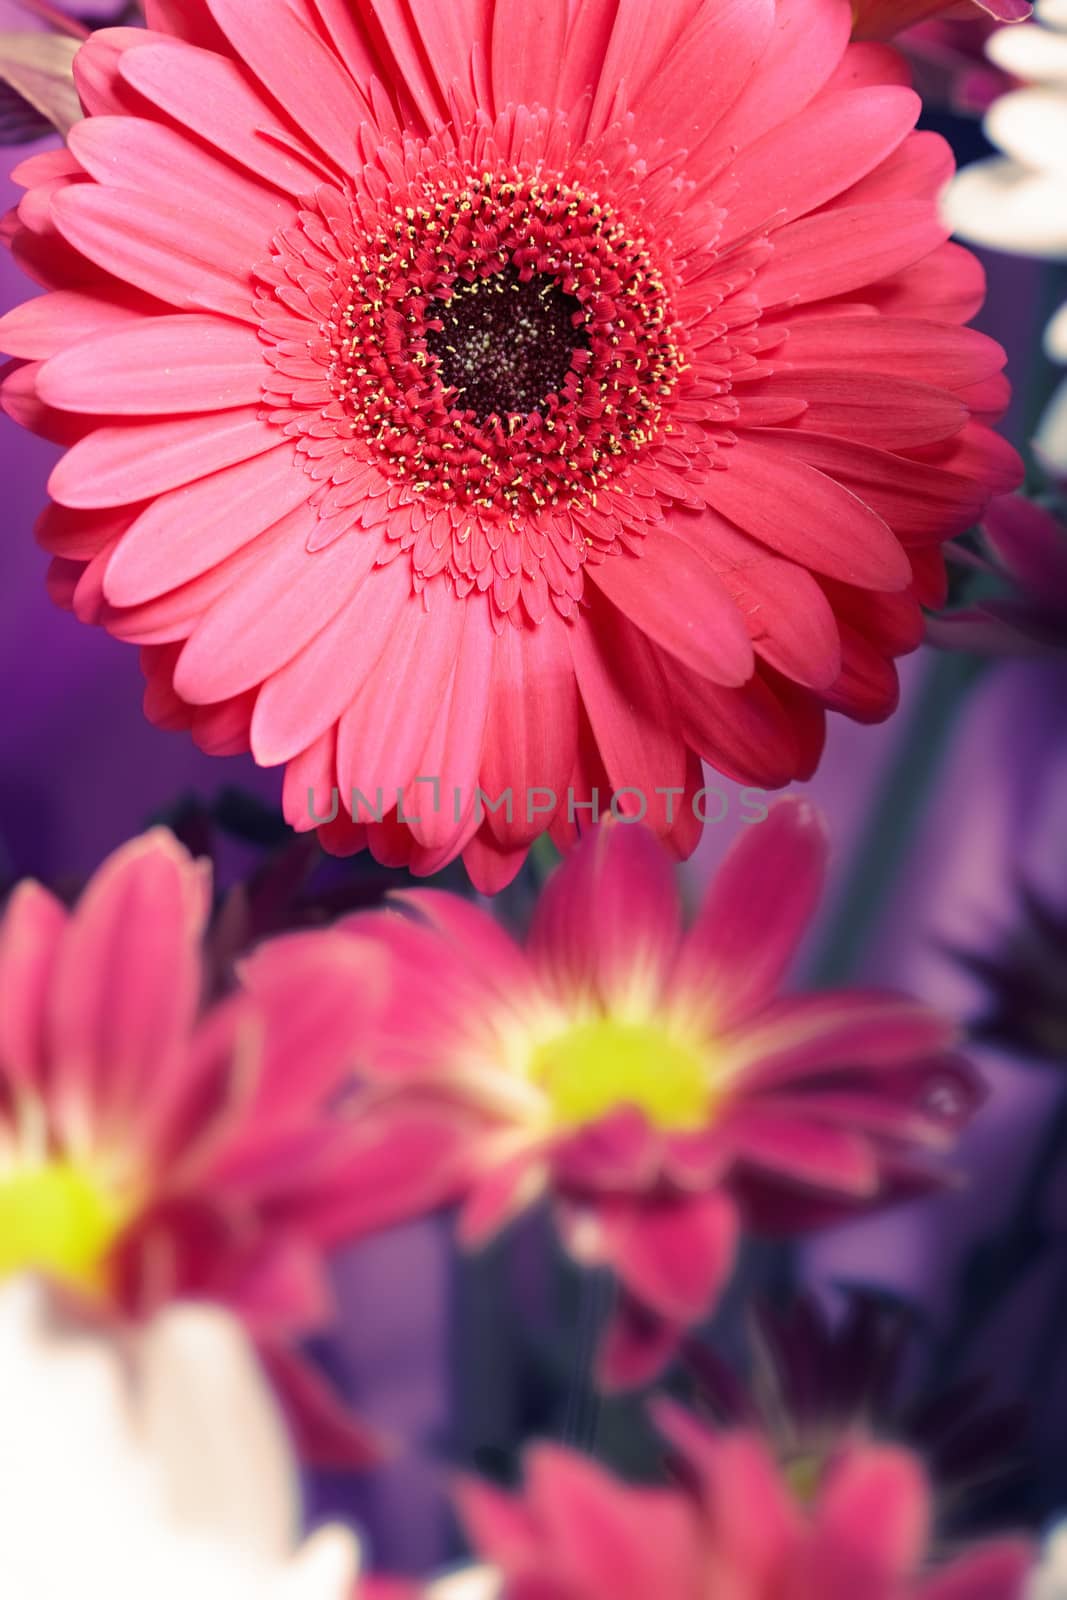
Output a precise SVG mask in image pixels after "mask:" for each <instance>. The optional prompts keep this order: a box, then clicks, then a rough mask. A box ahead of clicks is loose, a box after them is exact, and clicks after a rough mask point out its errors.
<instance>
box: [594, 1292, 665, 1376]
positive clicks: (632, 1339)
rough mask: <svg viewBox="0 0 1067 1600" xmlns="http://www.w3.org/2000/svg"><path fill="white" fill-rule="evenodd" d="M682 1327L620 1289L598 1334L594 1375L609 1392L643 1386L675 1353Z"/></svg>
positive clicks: (657, 1374)
mask: <svg viewBox="0 0 1067 1600" xmlns="http://www.w3.org/2000/svg"><path fill="white" fill-rule="evenodd" d="M680 1338H681V1329H680V1328H679V1327H678V1326H677V1325H676V1324H675V1323H672V1322H665V1321H664V1320H663V1318H662V1317H658V1316H656V1314H655V1312H652V1311H649V1310H648V1309H647V1308H646V1307H645V1306H644V1305H642V1303H641V1302H640V1301H639V1300H635V1299H634V1297H633V1296H632V1295H629V1294H627V1293H626V1292H625V1290H623V1291H622V1292H621V1293H620V1295H619V1299H618V1303H617V1304H616V1306H615V1309H614V1311H613V1312H612V1314H611V1317H610V1319H609V1322H608V1326H607V1328H606V1329H605V1330H604V1333H603V1334H602V1336H601V1341H600V1348H599V1350H598V1352H597V1366H596V1377H597V1384H598V1385H599V1387H600V1388H602V1389H606V1390H607V1391H608V1392H609V1393H612V1392H615V1391H617V1390H620V1389H638V1388H643V1387H644V1385H645V1384H648V1383H652V1382H653V1381H654V1380H655V1379H656V1378H658V1377H659V1375H660V1373H661V1372H662V1371H663V1369H664V1367H666V1366H667V1364H668V1362H669V1361H670V1360H671V1358H672V1357H673V1356H674V1353H675V1351H676V1350H677V1349H678V1344H679V1341H680Z"/></svg>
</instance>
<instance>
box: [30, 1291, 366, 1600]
mask: <svg viewBox="0 0 1067 1600" xmlns="http://www.w3.org/2000/svg"><path fill="white" fill-rule="evenodd" d="M0 1416H2V1419H3V1420H2V1424H0V1506H2V1508H3V1514H2V1520H3V1538H2V1539H0V1595H4V1596H5V1597H6V1596H8V1595H10V1596H12V1600H14V1597H15V1596H17V1597H18V1600H56V1596H58V1595H75V1594H83V1595H89V1594H93V1595H96V1594H101V1595H106V1596H107V1600H144V1597H145V1596H146V1595H149V1594H150V1595H152V1597H153V1600H191V1597H193V1600H349V1597H350V1595H351V1593H352V1588H353V1585H354V1583H355V1578H356V1571H357V1566H358V1562H357V1548H356V1544H355V1541H354V1539H353V1538H352V1537H351V1535H349V1534H348V1533H347V1532H346V1531H345V1530H344V1529H325V1530H323V1532H322V1533H320V1534H319V1535H317V1536H316V1538H315V1539H313V1540H311V1541H310V1542H309V1543H308V1544H306V1545H305V1546H304V1547H303V1548H302V1549H300V1550H298V1549H297V1548H296V1545H297V1514H298V1506H297V1497H296V1487H297V1480H296V1471H295V1466H294V1464H293V1462H292V1459H291V1455H290V1452H289V1448H288V1443H287V1440H286V1436H285V1432H284V1429H283V1426H282V1423H281V1421H280V1419H279V1416H278V1413H277V1408H276V1406H275V1403H274V1400H273V1397H272V1395H271V1393H270V1391H269V1388H268V1386H267V1384H266V1381H265V1379H264V1377H263V1375H262V1373H261V1371H260V1369H259V1365H258V1362H257V1359H256V1356H255V1353H254V1351H253V1349H252V1348H251V1346H250V1345H249V1343H248V1341H247V1340H246V1338H245V1336H244V1334H243V1332H242V1331H241V1329H240V1327H239V1326H238V1324H237V1323H235V1322H234V1321H233V1320H232V1319H231V1318H229V1317H227V1316H226V1315H225V1314H224V1313H222V1312H219V1311H212V1310H208V1309H205V1308H192V1307H184V1308H183V1307H174V1308H171V1309H170V1310H168V1311H166V1312H164V1313H163V1314H162V1316H160V1317H159V1318H157V1319H156V1320H155V1322H153V1323H151V1324H150V1325H149V1327H148V1328H147V1329H146V1330H144V1331H139V1330H132V1329H131V1330H126V1331H124V1332H118V1331H109V1330H108V1329H106V1328H104V1327H103V1326H100V1325H96V1324H93V1323H91V1322H88V1321H86V1320H85V1318H84V1317H83V1316H82V1314H81V1313H80V1312H79V1311H75V1309H74V1308H73V1307H72V1306H69V1305H68V1303H66V1302H63V1301H61V1300H59V1299H57V1298H56V1295H55V1293H54V1292H53V1291H52V1290H51V1289H50V1288H46V1287H45V1286H44V1285H43V1284H41V1283H39V1282H36V1281H33V1280H18V1281H15V1282H13V1283H11V1284H9V1285H7V1286H5V1287H4V1288H3V1289H2V1290H0Z"/></svg>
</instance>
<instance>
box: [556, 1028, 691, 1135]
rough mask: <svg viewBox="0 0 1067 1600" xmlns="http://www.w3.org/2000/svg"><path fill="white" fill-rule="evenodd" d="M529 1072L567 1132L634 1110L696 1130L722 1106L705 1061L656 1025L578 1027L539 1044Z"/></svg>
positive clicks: (662, 1124)
mask: <svg viewBox="0 0 1067 1600" xmlns="http://www.w3.org/2000/svg"><path fill="white" fill-rule="evenodd" d="M529 1071H530V1076H531V1078H532V1079H533V1081H534V1082H535V1083H537V1084H538V1085H539V1086H540V1087H541V1088H542V1089H543V1090H544V1091H545V1093H546V1094H547V1095H548V1098H549V1100H550V1101H551V1104H552V1110H553V1114H554V1118H555V1120H556V1122H557V1123H558V1124H559V1125H560V1126H562V1127H580V1126H582V1125H584V1124H588V1123H592V1122H597V1121H599V1120H600V1119H601V1118H602V1117H605V1116H607V1115H609V1114H610V1113H611V1112H613V1111H617V1110H620V1109H622V1108H623V1107H624V1106H631V1107H635V1108H636V1109H637V1110H638V1111H642V1112H644V1114H645V1116H646V1117H647V1118H648V1120H649V1122H651V1123H652V1124H653V1125H654V1126H655V1127H657V1128H662V1129H664V1130H668V1131H671V1132H676V1133H686V1132H695V1131H696V1130H697V1129H699V1128H702V1127H704V1126H705V1125H706V1123H707V1121H708V1118H709V1116H710V1115H711V1113H712V1111H713V1110H714V1107H715V1103H716V1100H717V1095H716V1092H715V1088H714V1086H713V1082H712V1074H711V1070H710V1064H709V1062H708V1061H707V1059H706V1058H705V1056H704V1055H703V1054H702V1053H701V1052H700V1051H699V1050H698V1049H696V1048H695V1047H694V1046H693V1045H691V1044H689V1043H686V1042H684V1041H682V1040H679V1039H678V1038H677V1037H676V1036H674V1035H672V1034H671V1033H670V1032H669V1031H668V1030H667V1028H665V1027H664V1026H662V1025H661V1024H658V1023H655V1022H623V1021H619V1020H617V1019H615V1018H613V1017H596V1018H594V1019H592V1020H591V1021H586V1022H579V1023H575V1024H574V1025H573V1026H572V1027H570V1028H567V1029H566V1030H565V1031H563V1032H562V1033H559V1034H557V1035H555V1036H554V1037H553V1038H551V1039H549V1040H547V1041H546V1042H545V1043H544V1044H541V1045H539V1046H538V1048H537V1049H536V1050H535V1051H534V1053H533V1056H532V1058H531V1060H530V1067H529Z"/></svg>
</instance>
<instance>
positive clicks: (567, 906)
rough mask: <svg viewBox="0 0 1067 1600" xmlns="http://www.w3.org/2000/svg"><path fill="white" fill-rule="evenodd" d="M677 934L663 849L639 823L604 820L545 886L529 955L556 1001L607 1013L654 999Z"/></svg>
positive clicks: (668, 867)
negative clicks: (584, 999)
mask: <svg viewBox="0 0 1067 1600" xmlns="http://www.w3.org/2000/svg"><path fill="white" fill-rule="evenodd" d="M680 930H681V918H680V911H679V904H678V889H677V885H676V883H675V880H674V871H673V867H672V865H671V862H670V858H669V857H668V855H667V854H666V852H665V850H664V849H663V848H662V846H661V845H659V844H658V843H657V842H656V840H655V839H654V838H653V837H652V835H651V834H650V833H649V832H648V831H647V830H646V829H645V828H643V827H641V826H640V825H635V824H632V823H624V822H614V821H605V822H603V823H602V824H601V825H600V827H598V828H596V829H594V830H592V831H590V832H589V833H588V834H586V836H585V837H584V838H583V839H582V840H581V841H580V843H579V844H578V845H577V847H576V848H575V849H574V850H573V851H572V852H571V854H570V856H568V858H567V860H566V861H565V862H564V864H563V866H562V867H560V869H559V870H558V872H556V874H555V875H554V876H553V877H552V878H551V879H550V880H549V883H548V884H547V886H546V887H545V889H544V892H543V893H542V895H541V899H540V901H539V902H538V906H537V910H536V912H535V913H534V919H533V923H532V925H531V929H530V938H529V951H530V956H531V958H532V960H533V963H534V966H535V968H536V969H537V971H538V972H539V973H540V974H541V975H542V976H543V977H544V978H546V979H547V980H548V982H549V983H550V984H551V985H552V987H553V989H554V990H555V991H556V993H557V994H559V995H560V996H561V997H580V996H582V995H590V996H596V997H598V998H599V999H600V1000H601V1001H602V1002H603V1003H604V1005H605V1006H606V1007H607V1008H608V1009H611V1007H612V1005H613V1003H615V1002H618V1001H620V1000H621V999H623V998H624V997H625V996H626V995H627V994H628V993H633V992H637V993H644V992H646V991H651V993H652V994H653V995H655V994H656V993H658V991H659V990H660V988H661V986H662V984H663V982H664V980H665V978H666V975H667V973H668V972H669V971H670V967H671V963H672V961H673V959H674V953H675V951H676V949H677V946H678V939H679V936H680Z"/></svg>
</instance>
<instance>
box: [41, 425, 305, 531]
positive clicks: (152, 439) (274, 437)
mask: <svg viewBox="0 0 1067 1600" xmlns="http://www.w3.org/2000/svg"><path fill="white" fill-rule="evenodd" d="M277 443H278V431H277V429H276V428H274V427H272V426H271V425H270V424H269V423H267V422H262V421H261V420H260V408H259V406H244V407H242V408H240V409H238V410H234V411H226V412H222V413H221V414H220V415H218V416H195V417H181V418H178V417H168V418H167V419H166V420H165V421H163V422H145V423H133V422H131V423H128V424H124V425H122V426H119V427H106V428H94V430H93V432H92V433H90V434H88V435H87V437H86V438H84V439H82V440H80V441H79V443H78V444H76V445H74V446H73V447H72V448H71V449H70V450H68V451H67V453H66V455H65V456H64V457H63V458H62V460H61V461H60V462H59V463H58V465H57V466H56V468H55V470H54V472H53V473H52V476H51V478H50V479H49V480H48V492H49V494H51V495H52V496H53V498H54V499H56V500H59V501H60V502H61V503H62V504H63V505H65V506H73V507H79V508H85V509H96V508H106V507H110V506H125V505H130V504H132V503H133V502H135V501H138V500H151V499H153V498H154V497H155V496H156V495H159V494H166V493H167V491H168V490H170V489H178V488H181V487H182V485H184V484H187V483H193V482H195V480H196V479H197V478H202V477H206V476H208V475H209V474H210V473H212V472H220V471H221V470H222V468H223V467H232V466H236V465H237V463H238V462H240V461H248V460H250V459H251V458H252V457H253V456H259V455H264V454H265V453H266V452H267V451H268V450H272V449H273V448H274V446H275V445H276V444H277Z"/></svg>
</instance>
